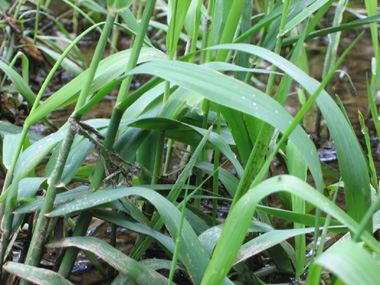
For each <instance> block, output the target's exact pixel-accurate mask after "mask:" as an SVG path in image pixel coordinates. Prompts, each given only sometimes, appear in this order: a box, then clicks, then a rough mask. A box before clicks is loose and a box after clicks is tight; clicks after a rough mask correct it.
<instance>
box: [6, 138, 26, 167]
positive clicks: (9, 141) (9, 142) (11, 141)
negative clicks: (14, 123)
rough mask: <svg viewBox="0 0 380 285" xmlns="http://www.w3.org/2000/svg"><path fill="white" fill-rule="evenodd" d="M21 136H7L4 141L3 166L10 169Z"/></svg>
mask: <svg viewBox="0 0 380 285" xmlns="http://www.w3.org/2000/svg"><path fill="white" fill-rule="evenodd" d="M20 137H21V134H14V135H5V136H4V140H3V147H2V148H3V149H2V150H3V164H4V166H5V168H6V169H9V167H10V166H11V163H12V159H13V157H14V155H15V151H16V147H17V143H18V140H19V138H20Z"/></svg>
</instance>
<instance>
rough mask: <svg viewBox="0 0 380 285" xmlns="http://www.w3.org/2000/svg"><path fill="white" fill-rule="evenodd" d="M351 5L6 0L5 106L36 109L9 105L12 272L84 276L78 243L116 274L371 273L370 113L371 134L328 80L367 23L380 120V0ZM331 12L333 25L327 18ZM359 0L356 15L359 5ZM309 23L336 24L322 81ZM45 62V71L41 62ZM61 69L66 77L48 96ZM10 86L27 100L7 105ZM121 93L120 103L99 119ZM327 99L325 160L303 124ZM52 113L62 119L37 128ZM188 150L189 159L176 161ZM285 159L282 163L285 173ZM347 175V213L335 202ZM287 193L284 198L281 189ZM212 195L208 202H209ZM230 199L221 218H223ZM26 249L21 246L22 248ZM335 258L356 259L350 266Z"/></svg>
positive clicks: (5, 238) (324, 32)
mask: <svg viewBox="0 0 380 285" xmlns="http://www.w3.org/2000/svg"><path fill="white" fill-rule="evenodd" d="M351 4H353V3H349V2H348V1H343V0H342V1H328V0H327V1H322V0H320V1H311V0H310V1H301V0H294V1H288V0H285V1H268V0H266V1H245V0H236V1H215V0H209V1H200V0H193V1H190V0H181V1H179V0H171V1H168V2H165V1H155V0H146V1H118V0H113V1H110V0H109V1H83V2H81V1H71V2H70V1H62V5H63V10H62V12H58V14H56V15H54V14H53V13H54V12H53V11H55V9H54V7H55V6H54V5H56V4H55V3H54V1H53V2H51V1H39V2H38V4H35V3H34V2H33V3H32V2H29V1H15V2H14V3H12V4H11V5H7V4H6V3H2V2H1V1H0V8H1V9H2V11H3V18H2V21H1V28H2V29H3V30H4V32H5V33H4V38H3V42H2V45H1V47H0V48H1V51H2V53H1V54H2V55H3V57H2V58H1V61H0V69H1V70H2V73H1V76H2V77H1V86H0V87H1V90H2V92H3V93H4V94H5V96H3V97H2V98H3V101H2V103H3V104H2V108H3V109H2V111H4V112H2V116H3V118H10V117H12V116H11V114H13V116H14V115H15V114H16V113H17V114H21V113H20V110H22V112H23V114H24V115H23V116H20V117H19V118H17V120H16V119H15V120H13V123H14V124H15V125H16V124H17V122H19V123H22V128H16V127H15V126H12V125H9V124H7V123H3V122H2V123H1V124H0V134H1V149H2V156H1V158H2V162H1V169H2V173H3V174H4V182H3V188H2V192H1V196H0V200H1V206H0V215H1V221H2V222H1V239H0V260H2V261H4V263H3V264H2V267H1V282H3V283H5V282H13V281H14V280H15V278H20V280H21V281H20V283H22V284H28V283H30V282H34V283H37V284H47V283H49V282H52V281H51V280H53V279H52V278H54V280H55V281H54V282H58V283H59V284H61V283H62V284H71V282H70V281H69V279H70V275H71V272H72V269H73V265H74V262H75V260H76V258H77V255H78V251H79V250H82V251H84V252H85V253H86V255H87V256H88V258H89V260H91V262H92V263H93V264H94V266H95V268H96V269H97V270H98V271H99V272H100V274H101V275H102V278H104V280H106V281H107V282H113V283H115V284H118V283H123V284H124V283H127V282H133V283H137V284H140V283H141V284H152V283H154V284H161V283H162V284H166V283H170V284H171V283H173V282H178V283H183V282H191V283H193V284H221V283H223V284H231V283H232V282H233V283H241V284H244V283H245V284H247V283H249V284H251V283H252V284H263V283H265V282H276V280H273V279H272V278H273V276H274V274H273V273H274V272H275V273H276V274H277V275H279V276H281V278H282V279H281V280H277V281H278V282H280V281H284V280H285V281H286V280H287V281H289V280H290V279H289V278H294V279H293V280H296V281H304V280H307V281H308V282H310V283H312V284H318V283H319V282H320V278H321V272H322V268H326V270H327V271H329V272H331V273H332V274H333V277H331V279H330V280H329V281H331V282H339V281H338V279H340V280H341V281H343V282H345V283H348V284H357V283H353V282H356V280H367V281H366V284H367V283H368V284H370V283H374V284H375V282H377V280H378V277H379V276H378V275H379V273H378V272H379V270H378V269H379V268H378V267H379V266H378V264H377V263H376V259H375V258H373V257H372V255H371V253H372V252H373V253H380V245H379V243H378V241H377V240H376V239H375V238H374V237H373V235H372V233H373V231H374V229H376V225H377V209H378V204H379V201H380V200H378V198H377V190H378V179H377V177H376V166H375V163H374V161H373V159H372V157H371V156H370V157H369V158H367V157H366V156H365V155H364V151H368V153H369V154H371V145H370V138H369V134H368V130H367V129H366V127H365V122H364V119H363V116H362V115H361V122H362V124H363V130H365V140H366V149H363V148H362V146H361V144H360V143H359V140H358V138H357V137H356V135H355V133H354V130H353V129H352V126H351V124H350V122H349V121H348V120H347V113H346V111H345V110H344V108H340V107H338V105H337V104H336V103H335V102H334V100H333V99H332V97H331V95H332V94H329V93H328V91H330V90H332V88H330V85H329V84H330V81H331V79H332V78H333V75H334V74H335V73H336V71H337V70H338V68H339V67H340V65H341V63H342V61H343V60H344V58H345V57H346V56H347V54H349V52H350V51H351V49H352V47H353V46H354V45H355V44H356V43H357V42H358V41H360V36H359V37H357V38H356V39H355V40H353V41H352V43H351V44H350V45H349V46H348V47H347V48H346V49H345V50H344V51H342V52H341V51H340V47H341V43H342V40H341V34H340V33H341V32H342V31H352V29H353V28H355V27H361V26H364V25H368V24H370V25H371V28H370V32H371V35H372V40H373V47H374V49H375V53H374V58H373V62H374V65H373V66H374V67H375V68H374V70H376V72H374V73H373V74H370V75H369V76H370V77H369V82H368V94H369V96H368V97H369V102H370V110H371V113H372V116H373V118H376V120H377V117H378V116H377V108H376V104H375V99H374V98H376V95H377V92H378V86H379V74H380V72H378V69H379V66H380V65H379V64H377V63H378V54H377V46H378V45H377V30H376V28H373V27H376V24H377V22H378V21H380V18H379V17H378V16H377V14H376V13H374V10H376V9H377V5H376V2H374V1H366V3H365V5H366V8H367V10H368V15H365V16H363V15H360V14H359V12H358V11H357V10H355V8H353V7H351ZM330 11H334V17H333V19H332V21H331V26H329V27H324V28H322V27H321V26H320V25H319V22H320V21H321V19H325V18H326V19H327V18H328V15H329V13H330ZM347 11H349V12H351V13H352V14H353V15H354V17H356V18H355V19H352V17H351V18H350V19H349V20H348V21H347V20H346V18H345V16H346V15H347ZM57 34H59V35H61V36H59V37H57V36H56V35H57ZM311 37H328V48H327V51H326V55H325V58H324V66H323V72H322V78H321V80H319V81H318V80H316V79H315V78H313V77H312V76H311V75H309V74H308V70H309V62H308V58H307V51H308V50H307V43H308V39H309V38H311ZM86 38H96V41H94V43H95V46H96V48H95V50H94V53H93V55H92V56H91V60H88V56H86V55H85V53H84V52H83V48H81V43H82V41H83V39H86ZM125 38H128V39H129V43H128V45H127V47H125V46H122V45H121V43H122V42H123V40H124V39H125ZM62 41H63V42H64V45H62ZM19 59H21V60H19ZM265 65H267V66H270V68H264V67H265ZM33 68H34V69H36V70H38V71H43V72H44V75H40V76H39V77H36V75H35V74H34V73H33ZM60 75H64V76H65V77H67V78H68V79H65V81H64V82H63V84H62V86H58V88H56V90H54V91H53V92H51V94H49V95H48V98H46V97H47V96H46V95H47V94H48V93H49V92H48V91H49V90H51V89H52V88H53V86H54V81H55V80H57V78H59V76H60ZM31 79H32V80H33V81H34V82H33V84H31ZM36 79H40V81H38V80H36ZM136 80H138V81H140V82H139V84H137V85H136V86H135V85H134V84H133V83H134V82H136ZM36 81H37V83H35V82H36ZM258 83H260V84H261V87H260V86H259V84H258ZM295 87H296V88H299V90H302V92H299V93H300V94H301V93H303V94H307V96H306V98H302V96H300V97H299V98H300V100H299V106H300V108H299V111H298V112H297V114H295V115H294V116H292V115H291V114H290V113H289V112H288V111H287V110H286V108H285V107H284V106H285V104H286V103H287V102H288V100H289V97H290V94H292V92H293V90H294V88H295ZM338 95H339V94H338ZM11 97H12V98H13V101H12V102H15V103H14V104H15V105H14V106H17V108H16V107H14V106H13V107H9V106H11V105H9V102H11V101H10V98H11ZM15 98H16V99H17V100H14V99H15ZM110 98H113V100H114V107H113V108H112V110H111V113H110V114H109V118H106V119H100V118H96V119H90V120H88V119H86V116H87V115H88V113H89V111H91V110H94V109H100V108H102V105H101V104H102V102H104V101H105V100H111V99H110ZM69 106H74V107H73V108H71V109H69V108H70V107H69ZM314 106H317V107H318V108H319V110H320V112H321V114H322V115H323V118H324V121H325V122H326V125H327V128H328V131H329V133H330V135H331V138H332V140H333V142H334V147H335V151H336V156H337V159H338V163H339V165H338V170H331V169H330V168H329V166H327V165H326V164H325V163H323V162H321V161H320V159H319V156H318V150H317V147H316V145H315V144H314V142H313V141H312V140H311V139H310V138H309V135H308V133H307V132H313V130H305V129H304V128H303V121H304V117H305V116H306V115H307V114H310V113H312V112H313V108H314ZM60 108H65V109H68V110H71V111H69V112H70V113H69V116H68V118H67V121H66V122H65V123H64V124H63V125H62V126H59V129H58V130H57V129H55V127H56V126H55V125H54V124H52V122H51V120H49V117H50V116H51V114H54V113H55V111H57V110H58V109H60ZM5 109H7V113H6V112H5ZM12 112H13V113H12ZM4 114H7V115H6V116H5V115H4ZM41 123H42V124H44V125H45V126H47V127H48V128H49V129H50V131H49V133H50V134H49V135H47V136H42V135H39V134H36V133H34V132H33V131H31V129H32V128H33V127H34V126H36V125H39V124H41ZM375 127H376V129H378V122H377V121H376V122H375ZM178 149H179V150H180V151H181V155H182V158H181V160H180V161H175V160H174V155H173V153H176V152H178ZM94 156H95V157H96V161H95V162H89V160H88V158H89V157H94ZM276 159H277V161H279V162H280V163H281V164H282V166H283V168H284V169H285V172H284V174H280V175H272V174H271V171H270V169H271V164H273V161H275V160H276ZM91 161H94V160H93V159H92V160H91ZM226 162H229V164H231V169H232V170H233V171H235V172H236V175H235V176H234V175H233V174H231V172H229V171H227V170H226V169H225V168H223V167H224V165H225V163H226ZM41 168H42V171H41ZM308 173H310V175H308ZM327 176H331V177H332V178H333V179H335V180H336V181H334V183H335V182H337V183H338V184H331V181H332V180H331V179H328V178H327ZM339 187H342V188H343V189H344V193H345V199H346V209H347V211H346V212H345V211H343V210H342V209H340V207H339V206H338V205H337V204H336V203H335V198H336V193H337V189H338V188H339ZM326 189H328V190H329V191H326ZM277 192H279V197H280V199H281V202H282V205H284V207H285V208H286V209H280V208H278V207H275V206H274V207H273V206H270V204H268V198H269V197H270V196H271V195H272V194H273V193H277ZM327 192H328V194H325V193H327ZM330 196H331V197H334V198H333V202H332V201H331V200H330ZM204 201H212V202H210V203H209V204H210V207H211V211H210V212H211V215H207V214H206V213H205V211H204V205H205V203H204ZM222 203H224V204H225V205H228V213H227V215H226V219H225V220H224V219H220V218H218V208H219V206H220V205H221V204H222ZM314 208H315V209H316V211H315V212H312V210H313V209H314ZM325 214H327V217H325ZM93 218H95V219H97V220H101V221H105V222H107V223H109V224H110V225H111V226H110V231H111V232H110V234H109V237H107V241H105V240H102V239H99V238H95V237H91V236H86V232H87V231H88V228H89V227H90V226H91V223H92V222H93V221H94V220H95V219H93ZM277 218H281V219H284V220H285V223H284V224H286V225H287V228H286V229H284V228H281V226H279V224H278V223H277V222H276V219H277ZM117 228H123V229H127V230H128V231H130V232H134V233H137V234H138V238H137V239H136V240H135V241H134V244H133V247H132V248H131V249H130V250H129V251H128V252H122V250H120V249H119V248H118V247H117V235H118V233H117ZM24 229H25V231H26V232H25V233H24ZM336 233H340V234H341V235H339V236H338V237H339V238H338V240H339V239H341V240H342V242H340V243H339V245H336V246H335V245H334V246H332V247H331V248H327V249H326V250H325V249H324V246H323V245H324V244H325V242H327V238H326V237H327V236H328V234H336ZM342 233H343V234H342ZM311 234H312V235H313V238H314V242H313V241H310V239H307V237H306V235H311ZM346 239H351V241H344V240H346ZM341 240H339V241H341ZM363 245H364V246H363ZM16 248H21V250H20V258H19V259H18V260H15V259H13V260H12V258H11V254H10V253H11V252H14V250H15V249H16ZM53 248H55V249H57V251H56V252H58V254H59V258H57V260H56V261H55V264H54V267H52V268H48V269H43V268H42V266H41V259H43V258H45V256H46V254H45V253H46V252H49V253H50V252H52V250H53ZM151 249H154V250H155V251H156V252H157V254H156V255H154V256H152V254H151V253H150V251H151ZM352 252H357V253H358V255H352ZM264 256H265V258H266V259H267V260H268V261H267V262H263V260H264V259H263V257H264ZM151 257H152V258H155V259H154V260H153V259H151ZM267 257H269V259H268V258H267ZM332 257H334V258H337V260H341V261H342V262H343V261H347V263H346V265H345V266H340V267H336V263H331V261H330V260H331V258H332ZM98 258H100V259H101V260H103V261H104V262H105V263H106V264H108V266H109V268H108V269H109V270H105V268H104V264H102V263H101V262H100V261H99V260H98ZM11 260H12V261H11ZM348 260H349V261H351V263H350V262H348ZM364 265H365V266H364ZM307 272H309V273H308V274H307ZM116 273H117V274H116ZM348 273H349V274H350V277H349V278H348V277H347V276H348V275H347V274H348Z"/></svg>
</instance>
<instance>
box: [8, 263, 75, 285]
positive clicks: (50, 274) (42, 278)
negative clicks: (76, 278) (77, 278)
mask: <svg viewBox="0 0 380 285" xmlns="http://www.w3.org/2000/svg"><path fill="white" fill-rule="evenodd" d="M3 269H5V270H6V271H8V272H9V273H11V274H14V275H17V276H19V277H21V278H23V279H25V280H28V281H30V282H33V283H36V284H40V285H50V284H60V285H61V284H62V285H73V283H71V282H70V281H69V280H67V279H65V278H63V277H62V275H60V274H58V273H56V272H54V271H51V270H47V269H43V268H37V267H34V266H30V265H25V264H21V263H17V262H12V261H8V262H7V263H6V264H4V265H3Z"/></svg>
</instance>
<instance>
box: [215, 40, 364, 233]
mask: <svg viewBox="0 0 380 285" xmlns="http://www.w3.org/2000/svg"><path fill="white" fill-rule="evenodd" d="M212 48H227V49H235V50H239V51H244V52H248V53H251V54H254V55H256V56H259V57H261V58H263V59H265V60H267V61H269V62H271V63H272V64H275V65H276V66H277V67H278V68H280V69H282V70H283V71H284V72H286V73H287V74H288V75H289V76H291V77H292V78H293V79H294V80H296V81H297V82H298V83H299V84H301V85H302V86H303V87H304V88H305V89H306V90H307V91H308V92H309V93H310V94H314V93H315V91H316V90H317V89H318V88H319V85H320V83H319V82H318V81H317V80H315V79H313V78H311V77H310V76H308V75H307V74H306V73H305V72H303V71H302V70H300V69H299V68H298V67H297V66H295V65H293V64H292V63H290V62H289V61H287V60H286V59H284V58H283V57H281V56H279V55H277V54H275V53H273V52H271V51H269V50H267V49H264V48H261V47H258V46H253V45H247V44H232V45H223V46H218V47H212ZM316 102H317V104H318V107H319V108H320V110H321V112H322V114H323V116H324V118H325V120H326V122H327V125H328V128H329V131H330V133H331V135H332V138H333V140H334V146H335V149H336V152H337V157H338V162H339V167H340V170H341V173H342V180H343V181H344V184H345V193H346V201H347V211H348V213H349V214H350V216H351V217H353V218H354V220H356V221H358V222H359V221H360V220H361V219H362V217H363V216H364V214H365V213H366V211H367V210H368V208H369V206H370V204H371V190H370V182H369V175H368V171H367V165H366V162H365V158H364V156H363V151H362V149H361V146H360V144H359V142H358V140H357V138H356V135H355V133H354V132H353V131H352V129H351V127H350V125H349V124H348V123H347V120H346V119H345V117H344V115H343V114H342V112H341V110H340V109H339V107H338V106H337V105H336V104H335V102H334V101H333V99H332V98H331V97H330V95H329V94H328V93H327V92H326V91H324V90H322V91H321V92H320V94H319V95H318V98H317V99H316ZM293 134H294V133H293ZM293 143H295V141H294V140H293ZM295 144H296V143H295ZM296 145H297V144H296ZM297 147H298V149H299V150H300V152H302V154H303V155H305V154H304V151H303V150H302V149H301V148H300V147H299V146H297ZM348 149H349V150H350V153H349V154H347V150H348ZM305 160H306V162H307V164H308V165H309V167H310V170H311V171H312V173H313V170H312V167H311V165H310V162H309V161H308V159H307V158H306V157H305ZM314 179H315V177H314ZM316 183H318V181H316ZM317 186H318V184H317ZM319 187H320V186H318V187H317V188H319ZM319 189H321V188H319ZM366 229H367V231H369V232H370V231H371V224H370V223H368V225H367V227H366Z"/></svg>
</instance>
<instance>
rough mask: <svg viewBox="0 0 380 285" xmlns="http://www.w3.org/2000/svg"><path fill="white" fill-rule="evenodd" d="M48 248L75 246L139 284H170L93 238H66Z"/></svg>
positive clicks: (155, 273)
mask: <svg viewBox="0 0 380 285" xmlns="http://www.w3.org/2000/svg"><path fill="white" fill-rule="evenodd" d="M46 246H47V247H48V248H52V247H72V246H75V247H78V248H80V249H83V250H87V251H90V252H92V253H94V254H96V255H97V256H99V257H100V258H102V259H103V260H104V261H105V262H107V263H108V264H109V265H111V266H112V267H114V268H115V269H116V270H118V271H120V272H121V273H123V274H124V275H127V276H128V277H129V278H130V279H131V280H132V281H133V282H135V283H137V284H147V285H148V284H167V282H168V280H167V279H166V278H165V277H164V276H162V275H161V274H159V273H157V272H156V271H154V270H151V269H150V268H148V267H146V266H144V265H142V264H140V263H139V262H137V261H135V260H133V259H132V258H130V257H128V256H127V255H125V254H123V253H121V252H120V251H119V250H117V249H116V248H114V247H112V246H111V245H109V244H108V243H106V242H104V241H102V240H99V239H96V238H93V237H71V238H65V239H63V240H61V241H57V242H53V243H50V244H47V245H46ZM50 284H51V283H50ZM57 284H59V283H57Z"/></svg>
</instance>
